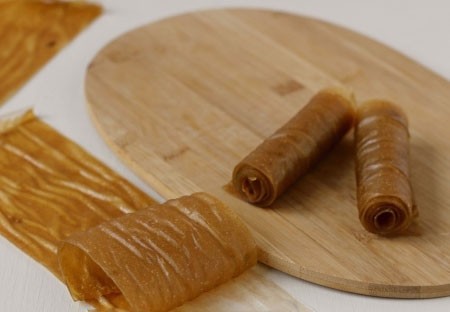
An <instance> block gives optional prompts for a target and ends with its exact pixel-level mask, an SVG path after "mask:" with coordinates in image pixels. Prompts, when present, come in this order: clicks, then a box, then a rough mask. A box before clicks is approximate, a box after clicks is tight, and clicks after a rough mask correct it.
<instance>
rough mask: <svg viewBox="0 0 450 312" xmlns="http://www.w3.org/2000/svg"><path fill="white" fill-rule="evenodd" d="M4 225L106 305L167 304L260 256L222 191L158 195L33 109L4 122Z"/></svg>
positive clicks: (0, 130)
mask: <svg viewBox="0 0 450 312" xmlns="http://www.w3.org/2000/svg"><path fill="white" fill-rule="evenodd" d="M107 221H108V222H107ZM0 233H1V234H2V235H3V236H5V237H6V238H8V239H9V240H10V241H11V242H13V243H14V244H15V245H17V246H18V247H19V248H21V249H22V250H23V251H25V252H26V253H28V254H29V255H30V256H31V257H33V258H34V259H36V260H37V261H38V262H40V263H42V264H43V265H45V266H46V267H47V268H48V269H49V270H51V271H52V272H53V273H54V274H55V275H56V276H57V277H58V278H60V279H62V280H63V281H65V282H67V284H68V286H69V289H70V291H71V293H72V295H73V297H74V298H75V299H77V300H88V301H89V302H90V303H91V304H92V305H93V306H95V307H96V308H97V309H98V310H100V311H107V310H115V309H117V308H121V309H126V310H133V311H143V310H148V309H151V310H152V311H153V310H154V311H157V310H160V311H164V310H167V309H170V308H173V307H176V306H178V305H180V304H181V303H183V302H184V301H186V300H190V299H193V298H195V297H196V296H198V295H199V294H201V293H202V292H205V291H207V290H209V289H211V288H213V287H215V286H217V285H219V284H221V283H223V282H225V281H227V280H229V279H231V278H233V277H235V276H237V275H239V274H240V273H242V272H243V271H244V270H246V269H247V268H249V267H251V266H252V265H254V264H255V263H256V259H257V254H256V245H255V242H254V240H253V238H252V237H251V235H250V232H249V231H248V229H247V228H246V226H245V225H244V224H243V223H242V222H241V221H240V219H239V218H238V217H237V216H236V215H235V214H234V212H232V211H231V210H230V209H229V208H228V207H226V206H225V205H224V204H223V203H221V202H220V201H218V200H217V199H215V198H213V197H212V196H210V195H207V194H205V193H198V194H194V195H191V196H185V197H182V198H179V199H175V200H171V201H168V202H166V203H165V204H157V203H156V202H155V201H154V200H153V199H152V198H150V197H149V196H147V195H146V194H145V193H143V192H141V191H140V190H139V189H137V188H136V187H134V186H133V185H131V184H130V183H129V182H127V181H126V180H124V179H123V178H121V177H120V176H118V175H117V174H116V173H114V172H113V171H112V170H111V169H109V168H107V167H106V166H105V165H103V164H102V163H101V162H99V161H98V160H96V159H95V158H94V157H92V156H91V155H90V154H89V153H87V152H86V151H85V150H83V149H82V148H80V147H79V146H77V145H76V144H75V143H74V142H72V141H70V140H68V139H67V138H65V137H64V136H62V135H60V134H59V133H58V132H57V131H55V130H54V129H52V128H51V127H50V126H48V125H46V124H45V123H43V122H42V121H40V120H39V119H38V118H36V117H35V116H34V114H33V113H32V112H31V111H28V112H27V113H25V114H22V115H19V116H16V117H11V118H6V119H4V120H3V121H2V122H0ZM58 248H59V251H60V252H59V253H58ZM58 257H59V259H58ZM60 268H62V271H61V269H60ZM124 295H125V296H124Z"/></svg>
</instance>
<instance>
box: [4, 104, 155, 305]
mask: <svg viewBox="0 0 450 312" xmlns="http://www.w3.org/2000/svg"><path fill="white" fill-rule="evenodd" d="M154 203H155V200H153V199H152V198H150V197H149V196H147V195H146V194H145V193H143V192H142V191H140V190H139V189H138V188H137V187H135V186H133V185H132V184H131V183H129V182H128V181H126V180H125V179H123V178H122V177H120V176H119V175H118V174H116V173H115V172H114V171H113V170H111V169H109V168H108V167H106V166H105V165H104V164H102V163H101V162H100V161H98V160H97V159H95V158H94V157H93V156H92V155H90V154H89V153H88V152H87V151H85V150H83V149H82V148H81V147H79V146H78V145H77V144H75V143H74V142H72V141H70V140H69V139H67V138H66V137H64V136H62V135H61V134H59V133H58V132H57V131H56V130H54V129H53V128H51V127H50V126H48V125H47V124H45V123H44V122H42V121H40V120H39V119H38V118H36V116H35V115H34V114H33V112H32V111H27V112H26V113H24V114H18V115H13V116H9V117H8V118H5V119H3V120H1V121H0V233H1V234H2V235H3V236H4V237H6V238H7V239H8V240H9V241H11V242H12V243H13V244H15V245H16V246H17V247H19V248H20V249H21V250H23V251H24V252H26V253H27V254H28V255H30V256H31V257H33V258H34V259H35V260H36V261H38V262H39V263H41V264H43V265H44V266H45V267H47V268H48V269H49V270H50V271H51V272H52V273H53V274H54V275H56V276H57V277H58V278H61V274H60V270H59V264H58V261H57V255H56V252H57V247H58V245H59V244H60V242H61V241H62V240H64V239H66V238H67V237H68V236H69V235H71V234H73V233H74V232H78V231H83V230H86V229H88V228H91V227H93V226H96V225H98V224H99V223H101V222H104V221H106V220H109V219H111V218H115V217H119V216H121V215H123V214H125V213H130V212H134V211H137V210H140V209H142V208H145V207H148V206H149V205H151V204H154ZM110 299H111V300H112V299H114V300H113V302H116V303H120V302H123V300H121V299H120V298H110ZM111 300H110V301H111ZM101 302H104V303H105V305H107V304H108V300H107V299H106V298H102V299H101ZM116 305H117V304H116Z"/></svg>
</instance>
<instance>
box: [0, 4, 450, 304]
mask: <svg viewBox="0 0 450 312" xmlns="http://www.w3.org/2000/svg"><path fill="white" fill-rule="evenodd" d="M97 2H98V3H101V4H102V5H103V6H104V8H105V11H104V13H103V15H102V16H101V17H100V18H99V19H97V20H96V21H95V22H94V23H93V24H92V25H91V26H90V27H89V28H88V29H87V30H85V31H84V32H83V33H81V34H80V35H79V36H78V37H77V38H76V39H75V40H74V41H73V42H72V43H71V44H70V45H69V46H67V47H66V48H65V49H64V50H63V51H61V52H60V53H59V54H58V55H56V57H54V58H53V59H52V60H51V61H50V62H49V63H48V64H47V65H46V66H45V67H44V68H43V69H42V70H41V71H40V72H39V73H38V74H37V75H35V76H34V77H33V78H32V79H31V80H30V81H29V82H28V83H27V84H26V86H25V87H23V88H22V89H21V90H19V92H18V93H17V94H16V95H15V96H14V97H13V98H11V99H10V100H9V101H8V102H7V103H6V104H5V105H4V106H3V107H2V108H0V115H1V114H5V113H8V112H12V111H16V110H19V109H22V108H26V107H30V106H34V107H35V109H36V111H37V113H38V114H39V115H40V116H42V117H43V118H44V120H45V121H46V122H47V123H49V124H51V125H52V126H54V127H55V128H56V129H58V130H59V131H60V132H62V133H63V134H65V135H66V136H68V137H70V138H71V139H73V140H75V141H76V142H77V143H79V144H80V145H81V146H83V147H85V148H86V149H88V150H89V151H90V152H92V153H93V154H94V155H95V156H97V157H98V158H99V159H101V160H102V161H103V162H105V163H106V164H107V165H109V166H111V167H112V168H114V169H115V170H116V171H118V172H119V173H120V174H122V175H124V176H125V177H127V178H128V179H129V180H131V181H132V182H133V183H135V184H136V185H138V186H139V187H141V188H143V189H144V190H146V191H147V192H149V194H151V195H154V193H153V192H152V190H151V189H150V188H149V187H148V186H146V185H145V184H144V183H143V182H142V181H141V180H139V178H137V177H136V176H135V175H134V174H133V173H132V172H131V171H130V170H129V169H128V168H127V167H125V166H124V165H123V164H122V163H121V162H120V161H119V160H118V158H116V156H115V155H114V154H113V153H112V151H111V150H110V149H109V148H108V147H107V146H106V144H105V143H104V142H103V141H102V139H101V138H100V136H99V135H98V133H97V132H96V129H95V128H94V126H93V124H92V122H91V120H90V119H89V116H88V113H87V108H86V104H85V101H84V94H83V80H84V74H85V68H86V66H87V64H88V63H89V61H90V60H91V59H92V58H93V56H94V55H95V53H96V52H97V51H98V50H99V49H100V48H101V47H102V46H104V45H105V44H106V43H107V42H108V41H110V40H111V39H113V38H114V37H116V36H118V35H119V34H121V33H123V32H125V31H127V30H130V29H132V28H134V27H136V26H139V25H142V24H145V23H148V22H151V21H155V20H158V19H161V18H164V17H167V16H170V15H174V14H178V13H181V12H186V11H192V10H196V9H206V8H218V7H236V6H239V7H258V8H261V7H263V8H272V9H278V10H283V11H289V12H292V13H298V14H303V15H309V16H315V17H318V18H321V19H323V20H327V21H331V22H334V23H336V24H340V25H343V26H346V27H348V28H351V29H353V30H355V31H358V32H360V33H363V34H366V35H368V36H370V37H372V38H375V39H377V40H379V41H381V42H384V43H385V44H387V45H389V46H391V47H393V48H395V49H397V50H399V51H401V52H403V53H404V54H406V55H408V56H410V57H411V58H413V59H415V60H417V61H418V62H420V63H422V64H424V65H426V66H427V67H429V68H430V69H432V70H433V71H435V72H437V73H439V74H440V75H441V76H443V77H445V78H446V79H449V80H450V61H449V57H450V35H449V32H450V1H447V0H428V1H425V0H411V1H407V0H391V1H389V0H379V1H364V0H363V1H357V0H339V1H333V0H328V1H326V0H314V1H312V0H309V1H307V0H290V1H289V0H266V1H256V0H233V1H225V0H223V1H220V0H210V1H207V0H190V1H186V0H163V1H161V0H159V1H156V0H147V1H145V0H128V1H126V0H103V1H97ZM0 83H1V82H0ZM449 101H450V99H449ZM449 105H450V104H449ZM449 118H450V116H449ZM305 252H307V251H305ZM449 275H450V272H449ZM269 278H270V279H272V280H273V281H274V282H276V283H277V284H278V285H280V286H281V287H282V288H284V289H285V290H286V291H288V292H289V293H290V294H291V295H292V296H293V297H294V298H296V299H297V300H299V301H300V302H302V303H303V304H305V305H306V306H308V307H310V308H311V309H312V310H314V311H322V312H325V311H361V312H369V311H383V312H389V311H409V312H413V311H446V312H447V311H450V297H447V298H437V299H426V300H397V299H383V298H373V297H367V296H361V295H355V294H349V293H345V292H341V291H336V290H333V289H329V288H325V287H321V286H317V285H314V284H311V283H308V282H305V281H302V280H299V279H297V278H293V277H290V276H288V275H285V274H283V273H280V272H277V271H275V270H273V271H271V272H270V273H269ZM84 310H85V308H84V307H83V306H82V305H80V304H78V303H74V302H73V301H72V299H71V298H70V296H69V294H68V292H67V290H66V288H65V286H64V285H63V284H62V283H61V282H59V281H58V280H57V279H56V278H55V277H53V276H52V275H51V274H50V273H49V272H47V271H46V269H45V268H43V267H42V266H40V265H39V264H37V263H35V262H34V261H33V260H32V259H30V258H29V257H28V256H26V255H25V254H23V253H22V252H21V251H20V250H18V249H17V248H15V247H14V246H13V245H12V244H11V243H9V242H8V241H7V240H6V239H4V238H3V237H0V311H8V312H16V311H20V312H22V311H23V312H25V311H26V312H28V311H30V312H31V311H34V312H43V311H45V312H61V311H84Z"/></svg>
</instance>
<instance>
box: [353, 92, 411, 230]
mask: <svg viewBox="0 0 450 312" xmlns="http://www.w3.org/2000/svg"><path fill="white" fill-rule="evenodd" d="M355 146H356V181H357V199H358V210H359V218H360V220H361V223H362V225H363V226H364V228H366V229H367V230H368V231H369V232H373V233H377V234H383V235H389V234H395V233H399V232H402V231H404V230H405V229H406V228H408V227H409V225H410V224H411V222H412V220H413V219H414V217H415V216H416V215H417V209H416V206H415V205H414V201H413V193H412V188H411V183H410V169H409V132H408V121H407V118H406V115H405V114H404V112H403V111H402V110H401V109H400V108H399V107H397V106H396V105H394V104H392V103H389V102H387V101H383V100H372V101H368V102H365V103H363V104H362V105H361V107H360V108H359V109H358V111H357V123H356V131H355Z"/></svg>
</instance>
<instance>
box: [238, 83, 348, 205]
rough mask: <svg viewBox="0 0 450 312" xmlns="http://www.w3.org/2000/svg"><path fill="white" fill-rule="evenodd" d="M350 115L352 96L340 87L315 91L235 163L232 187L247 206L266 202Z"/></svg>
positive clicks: (343, 128)
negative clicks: (287, 119) (297, 110)
mask: <svg viewBox="0 0 450 312" xmlns="http://www.w3.org/2000/svg"><path fill="white" fill-rule="evenodd" d="M354 117H355V102H354V98H353V94H351V93H350V92H348V91H347V90H345V89H340V88H327V89H323V90H321V91H319V92H318V93H317V94H316V95H314V96H313V97H312V98H311V100H310V101H309V102H308V103H307V104H306V106H305V107H303V108H302V109H301V110H300V111H299V112H298V113H297V114H296V115H295V116H293V117H292V118H291V119H290V120H289V121H288V122H287V123H286V124H284V125H283V126H282V127H281V128H279V129H278V130H277V131H276V132H275V133H274V134H272V135H271V136H270V137H268V138H267V139H265V140H264V141H263V142H262V143H261V144H260V145H259V146H258V147H256V149H255V150H253V151H252V152H251V153H250V154H248V155H247V156H246V157H245V158H244V159H243V160H242V161H241V162H239V163H238V164H237V165H236V167H235V168H234V170H233V177H232V184H233V186H234V188H235V191H236V192H238V193H239V194H240V195H241V197H242V198H243V199H245V200H247V201H248V202H250V203H252V204H255V205H258V206H262V207H265V206H269V205H270V204H272V203H273V202H274V201H275V200H276V199H277V198H278V197H279V196H280V195H281V194H282V193H283V192H284V191H285V190H286V189H287V188H288V187H289V186H290V185H291V184H293V183H294V182H295V181H296V180H297V179H298V178H299V177H300V176H302V175H303V174H305V173H306V172H307V171H308V170H309V169H310V168H311V167H312V166H313V165H314V164H315V163H316V162H317V161H318V160H319V159H320V158H321V157H322V156H323V155H324V154H325V153H326V152H328V151H329V150H330V149H331V148H332V147H333V145H335V144H336V143H337V142H339V141H340V139H341V138H342V137H343V136H344V135H345V134H346V133H347V131H348V130H349V129H350V128H351V127H352V125H353V121H354Z"/></svg>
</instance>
